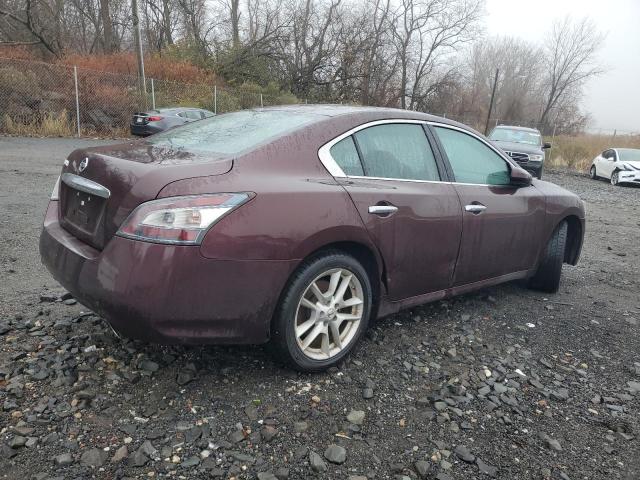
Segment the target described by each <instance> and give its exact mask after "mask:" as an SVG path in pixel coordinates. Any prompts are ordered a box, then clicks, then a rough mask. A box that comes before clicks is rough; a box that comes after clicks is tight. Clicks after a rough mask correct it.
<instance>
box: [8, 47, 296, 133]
mask: <svg viewBox="0 0 640 480" xmlns="http://www.w3.org/2000/svg"><path fill="white" fill-rule="evenodd" d="M297 102H298V100H297V99H296V98H295V97H294V96H292V95H288V94H282V93H279V92H274V94H271V95H266V94H264V93H262V92H260V91H256V89H255V88H254V87H241V88H237V89H231V88H220V87H218V86H216V85H208V84H203V83H199V84H196V83H182V82H174V81H169V80H160V79H154V78H147V79H146V82H145V88H144V90H143V89H142V88H141V87H140V84H139V82H138V77H137V76H134V75H123V74H115V73H108V72H102V71H95V70H88V69H80V68H76V67H74V66H66V65H56V64H50V63H44V62H34V61H28V60H18V59H4V58H0V133H7V134H17V135H41V136H73V135H77V136H113V137H124V136H128V135H129V124H130V121H131V118H132V115H133V114H134V113H135V112H140V111H147V110H150V109H157V108H163V107H198V108H204V109H207V110H211V111H212V112H215V113H224V112H229V111H234V110H241V109H246V108H255V107H261V106H269V105H281V104H286V103H297Z"/></svg>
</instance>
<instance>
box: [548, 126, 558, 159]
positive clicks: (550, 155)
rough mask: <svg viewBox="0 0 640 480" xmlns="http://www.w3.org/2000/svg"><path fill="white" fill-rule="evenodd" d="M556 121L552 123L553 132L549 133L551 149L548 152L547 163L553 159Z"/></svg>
mask: <svg viewBox="0 0 640 480" xmlns="http://www.w3.org/2000/svg"><path fill="white" fill-rule="evenodd" d="M556 125H557V124H556V123H554V124H553V134H552V135H551V151H550V152H549V163H551V161H552V160H553V151H554V150H555V148H554V143H555V139H556Z"/></svg>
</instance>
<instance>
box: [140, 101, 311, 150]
mask: <svg viewBox="0 0 640 480" xmlns="http://www.w3.org/2000/svg"><path fill="white" fill-rule="evenodd" d="M321 118H323V117H322V116H320V115H316V114H312V113H300V112H292V111H285V110H266V111H254V110H243V111H240V112H233V113H226V114H224V115H218V116H215V117H211V118H207V119H204V120H200V121H197V122H193V123H188V124H186V125H184V126H181V127H178V128H175V129H172V130H168V131H166V132H162V133H158V134H156V135H154V136H152V137H149V138H148V139H147V141H148V142H149V143H151V144H152V145H155V146H158V147H166V148H171V149H178V150H188V151H193V152H206V153H222V154H235V153H238V152H241V151H243V150H246V149H248V148H251V147H254V146H256V145H259V144H261V143H263V142H265V141H267V140H272V139H274V138H277V137H281V136H282V135H285V134H287V133H289V132H291V131H293V130H296V129H298V128H300V127H302V126H304V125H307V124H309V123H312V122H314V121H318V120H320V119H321Z"/></svg>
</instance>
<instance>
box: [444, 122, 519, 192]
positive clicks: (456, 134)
mask: <svg viewBox="0 0 640 480" xmlns="http://www.w3.org/2000/svg"><path fill="white" fill-rule="evenodd" d="M435 131H436V134H437V135H438V138H439V139H440V143H441V144H442V147H443V148H444V151H445V153H446V154H447V158H448V159H449V163H450V164H451V168H452V169H453V174H454V175H455V177H456V182H461V183H475V184H481V185H509V184H510V175H509V166H508V165H507V162H506V161H505V160H504V159H503V158H502V157H501V156H500V155H498V154H497V153H496V152H494V151H493V150H492V149H491V148H489V147H488V146H487V145H485V144H484V143H483V142H481V141H480V140H478V139H476V138H474V137H472V136H471V135H468V134H466V133H463V132H460V131H458V130H452V129H450V128H443V127H435Z"/></svg>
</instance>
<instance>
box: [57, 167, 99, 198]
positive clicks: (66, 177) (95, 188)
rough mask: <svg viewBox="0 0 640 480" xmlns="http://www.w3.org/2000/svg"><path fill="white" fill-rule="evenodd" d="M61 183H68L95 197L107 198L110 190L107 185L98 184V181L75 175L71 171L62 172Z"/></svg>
mask: <svg viewBox="0 0 640 480" xmlns="http://www.w3.org/2000/svg"><path fill="white" fill-rule="evenodd" d="M61 180H62V183H64V184H65V185H68V186H69V187H71V188H75V189H76V190H80V191H81V192H84V193H89V194H91V195H95V196H96V197H101V198H109V197H110V196H111V192H110V191H109V189H108V188H107V187H104V186H102V185H100V184H99V183H96V182H94V181H93V180H89V179H88V178H84V177H81V176H79V175H75V174H73V173H63V174H62V177H61Z"/></svg>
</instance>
